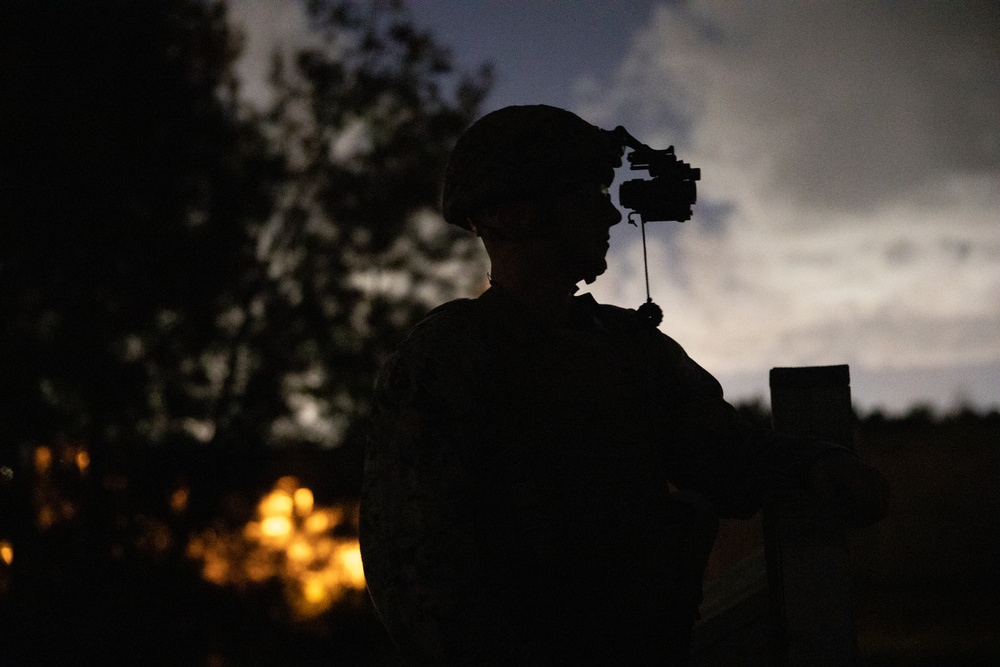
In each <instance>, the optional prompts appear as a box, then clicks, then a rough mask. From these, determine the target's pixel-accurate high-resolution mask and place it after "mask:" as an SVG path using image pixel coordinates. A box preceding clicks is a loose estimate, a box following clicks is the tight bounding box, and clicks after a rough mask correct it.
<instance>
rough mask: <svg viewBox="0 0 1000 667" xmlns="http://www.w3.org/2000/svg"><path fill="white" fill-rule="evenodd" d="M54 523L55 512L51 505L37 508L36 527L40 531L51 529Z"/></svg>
mask: <svg viewBox="0 0 1000 667" xmlns="http://www.w3.org/2000/svg"><path fill="white" fill-rule="evenodd" d="M55 522H56V511H55V509H54V508H53V507H52V505H42V506H41V507H39V508H38V527H39V528H41V529H42V530H45V529H47V528H51V527H52V524H54V523H55Z"/></svg>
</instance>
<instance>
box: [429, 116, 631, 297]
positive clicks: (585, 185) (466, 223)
mask: <svg viewBox="0 0 1000 667" xmlns="http://www.w3.org/2000/svg"><path fill="white" fill-rule="evenodd" d="M621 152H622V150H621V148H620V147H619V146H616V145H614V143H612V142H610V141H608V139H606V136H605V133H604V132H603V131H602V130H600V129H599V128H597V127H595V126H594V125H591V124H590V123H588V122H586V121H584V120H583V119H581V118H580V117H579V116H577V115H575V114H573V113H570V112H569V111H566V110H564V109H558V108H555V107H550V106H545V105H532V106H512V107H506V108H503V109H499V110H497V111H494V112H492V113H489V114H487V115H486V116H483V117H482V118H481V119H480V120H478V121H477V122H476V123H474V124H473V125H472V127H470V128H469V129H468V130H467V131H466V133H465V134H464V135H462V137H461V138H460V139H459V140H458V143H457V144H456V146H455V149H454V151H453V152H452V155H451V159H450V160H449V163H448V167H447V171H446V172H445V181H444V190H443V193H442V209H443V213H444V217H445V220H447V221H448V222H449V223H451V224H454V225H457V226H459V227H462V228H464V229H468V230H471V231H473V232H475V233H476V234H478V235H479V236H481V237H482V239H483V242H484V243H485V244H486V249H487V251H488V252H489V254H490V257H491V259H493V261H494V264H495V263H496V260H497V255H500V254H501V253H502V252H507V251H510V250H511V249H512V248H514V249H523V248H529V247H530V248H532V249H534V250H535V251H538V252H537V254H538V256H539V257H540V258H542V259H544V260H545V261H548V262H552V263H553V265H552V268H553V269H557V268H561V269H563V270H565V271H568V272H570V273H572V274H574V275H575V280H576V281H578V280H587V281H591V280H593V279H594V278H595V277H596V276H597V275H599V274H600V273H602V272H603V271H604V269H605V268H606V263H605V259H604V257H605V254H606V252H607V249H608V245H607V241H608V229H609V228H610V227H611V226H612V225H614V224H616V223H617V222H618V221H619V220H620V219H621V214H620V212H619V211H618V209H617V208H615V207H614V205H613V204H612V203H611V200H610V197H609V196H608V192H607V188H608V186H609V185H610V184H611V181H612V180H613V179H614V168H615V167H616V166H618V165H620V164H621ZM577 274H578V275H577Z"/></svg>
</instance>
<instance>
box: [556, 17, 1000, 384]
mask: <svg viewBox="0 0 1000 667" xmlns="http://www.w3.org/2000/svg"><path fill="white" fill-rule="evenodd" d="M998 36H1000V5H998V4H996V3H983V2H944V1H941V2H907V3H898V2H866V3H790V2H778V1H764V2H752V3H742V2H740V3H737V2H728V1H726V0H695V1H692V2H686V3H670V4H663V5H660V6H659V7H658V8H657V9H656V11H655V12H654V13H653V15H652V17H651V19H650V21H649V22H648V24H647V25H645V26H644V27H643V28H642V29H640V30H639V31H638V32H637V33H636V34H635V35H634V37H633V39H632V42H631V45H630V47H629V48H628V50H627V52H626V54H625V56H624V57H623V60H622V62H621V64H620V66H619V68H618V70H617V72H616V74H615V76H614V77H613V78H612V79H611V80H610V81H608V82H606V85H599V84H598V83H595V82H594V81H593V80H592V79H587V80H584V81H583V82H582V83H581V84H580V86H578V88H577V94H578V100H579V102H578V104H577V105H576V106H575V109H576V110H577V111H579V112H580V113H581V115H583V116H584V117H586V118H588V119H589V120H591V121H592V122H595V123H598V124H600V125H602V126H605V127H608V126H614V125H616V124H619V123H622V124H625V125H626V127H628V128H629V129H630V131H632V134H634V135H635V136H637V137H638V138H639V139H640V140H643V141H644V142H646V143H647V144H649V145H651V146H653V147H657V148H661V147H666V146H667V145H676V146H677V153H678V155H679V156H680V157H681V158H682V159H684V160H686V161H689V162H691V163H692V164H694V165H695V166H699V167H701V168H702V175H703V179H702V181H701V183H700V184H699V197H700V200H701V203H699V204H698V205H697V206H696V207H695V217H694V219H693V220H692V221H690V222H688V223H685V224H684V225H683V226H680V227H679V228H674V229H671V230H670V231H669V232H667V231H663V230H662V228H660V227H658V225H660V224H662V223H657V225H650V226H648V227H647V235H648V238H649V240H650V249H649V256H650V273H651V276H650V279H651V281H652V283H653V285H652V291H653V298H654V300H657V301H658V302H660V303H661V305H662V306H663V307H664V310H665V311H667V312H668V316H667V320H666V322H665V324H664V327H663V328H664V330H666V331H668V332H670V333H671V335H674V336H675V337H676V338H677V339H678V340H679V341H680V342H681V343H682V344H684V345H685V347H686V348H687V349H688V350H689V352H691V354H692V356H694V357H695V358H696V359H698V360H699V361H701V362H702V363H704V364H705V365H706V366H707V367H709V369H710V370H717V371H719V372H720V373H738V372H746V371H750V370H752V369H762V368H763V369H766V368H768V367H770V366H777V365H811V364H821V363H844V362H847V361H850V362H856V363H861V364H865V365H867V366H869V367H873V368H902V367H905V366H908V365H920V366H925V367H931V366H935V365H938V366H940V365H944V364H960V363H965V364H976V363H987V362H996V361H998V360H1000V225H998V224H997V222H998V220H1000V211H998V204H1000V37H998ZM706 204H707V206H705V205H706ZM699 207H701V208H699ZM703 209H710V210H711V211H712V215H711V216H709V217H710V218H712V224H711V225H707V226H706V225H705V224H703V222H702V221H701V219H700V216H699V213H700V211H701V210H703ZM720 216H721V217H722V218H724V220H719V219H718V218H720ZM621 227H622V228H624V229H617V230H616V231H615V235H614V256H613V257H612V270H611V271H609V274H608V276H607V278H606V279H605V280H602V281H599V282H598V283H597V284H596V285H595V286H594V290H593V291H594V292H595V293H596V294H597V296H598V298H601V299H603V300H607V301H611V302H614V303H627V304H630V305H633V304H636V305H637V303H641V300H642V299H644V296H645V295H644V289H643V288H642V284H641V282H640V284H639V285H636V284H635V283H636V280H635V279H636V274H637V272H638V277H639V279H640V280H641V261H642V260H641V249H639V248H638V247H637V246H636V243H637V239H638V234H637V233H635V230H632V229H630V228H626V226H625V225H622V226H621ZM720 230H721V231H720ZM636 266H638V267H640V268H638V270H637V269H636V268H635V267H636ZM637 299H638V301H637Z"/></svg>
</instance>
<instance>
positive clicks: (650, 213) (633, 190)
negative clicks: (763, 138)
mask: <svg viewBox="0 0 1000 667" xmlns="http://www.w3.org/2000/svg"><path fill="white" fill-rule="evenodd" d="M603 132H604V133H605V135H606V136H607V137H608V139H609V141H610V142H611V144H612V145H613V146H620V147H621V150H622V151H624V150H625V149H626V148H630V149H631V152H630V153H629V154H628V162H629V165H630V166H629V168H630V169H631V170H632V171H646V172H648V173H649V175H650V176H651V177H652V178H650V179H643V178H637V179H633V180H631V181H625V182H624V183H622V184H621V185H620V186H619V188H618V201H619V203H621V205H622V207H623V208H627V209H631V210H630V212H629V214H628V221H629V224H631V225H635V224H636V223H635V220H633V219H632V216H633V215H638V216H639V225H638V226H639V228H640V229H641V230H642V263H643V270H644V271H645V274H646V303H644V304H642V305H641V306H639V309H638V312H639V315H640V316H642V317H643V318H644V319H645V320H647V321H648V322H650V323H651V324H652V325H653V326H654V327H655V326H658V325H659V324H660V322H662V321H663V311H662V310H661V309H660V307H659V306H657V305H656V304H655V303H653V300H652V298H651V297H650V295H649V262H648V261H647V260H646V223H647V222H659V221H677V222H684V221H685V220H690V219H691V207H692V206H693V205H694V203H695V202H696V201H697V200H698V190H697V187H696V186H695V181H697V180H700V179H701V169H698V168H697V167H692V166H691V165H689V164H688V163H687V162H683V161H681V160H678V159H677V156H676V155H675V154H674V147H673V146H670V147H668V148H666V149H664V150H654V149H652V148H650V147H649V146H647V145H646V144H644V143H642V142H641V141H639V140H638V139H636V138H635V137H633V136H632V135H631V134H629V133H628V131H627V130H626V129H625V128H624V127H622V126H621V125H619V126H618V127H616V128H615V129H613V130H603Z"/></svg>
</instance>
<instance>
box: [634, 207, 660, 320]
mask: <svg viewBox="0 0 1000 667" xmlns="http://www.w3.org/2000/svg"><path fill="white" fill-rule="evenodd" d="M639 227H640V228H641V229H642V269H643V271H644V272H645V274H646V303H644V304H642V305H641V306H639V310H638V311H637V312H638V313H639V316H640V317H642V318H643V319H644V320H646V321H648V322H649V323H650V324H652V325H653V327H658V326H659V325H660V322H662V321H663V311H662V310H660V307H659V306H657V305H656V304H655V303H653V298H652V297H651V296H650V295H649V260H647V259H646V221H645V220H643V221H642V222H640V223H639Z"/></svg>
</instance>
